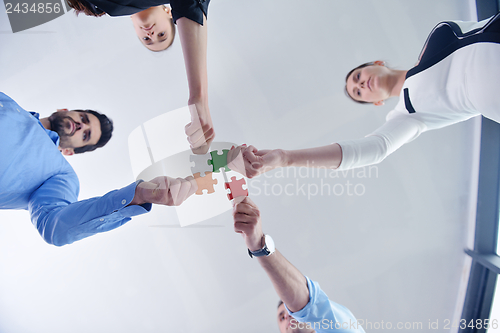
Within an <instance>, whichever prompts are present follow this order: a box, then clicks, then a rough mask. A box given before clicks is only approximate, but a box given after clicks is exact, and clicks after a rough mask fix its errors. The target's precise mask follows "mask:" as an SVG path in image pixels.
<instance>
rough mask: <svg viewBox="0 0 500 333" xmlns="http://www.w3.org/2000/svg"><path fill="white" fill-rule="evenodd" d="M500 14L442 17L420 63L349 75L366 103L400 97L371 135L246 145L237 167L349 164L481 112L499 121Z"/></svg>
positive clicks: (253, 170)
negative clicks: (311, 144) (310, 144)
mask: <svg viewBox="0 0 500 333" xmlns="http://www.w3.org/2000/svg"><path fill="white" fill-rule="evenodd" d="M499 59H500V14H497V15H495V16H494V17H493V18H491V19H489V20H485V21H481V22H442V23H440V24H438V25H437V26H436V27H435V28H434V29H433V31H432V32H431V34H430V35H429V37H428V38H427V41H426V43H425V45H424V47H423V50H422V52H421V54H420V56H419V58H418V63H417V65H416V66H415V67H413V68H412V69H410V70H408V71H404V70H395V69H391V68H388V67H386V66H385V65H384V63H383V62H381V61H375V62H373V63H367V64H363V65H361V66H359V67H357V68H355V69H353V70H352V71H351V72H349V74H348V75H347V77H346V92H347V94H348V95H349V96H350V97H351V98H352V99H353V100H355V101H357V102H361V103H373V104H375V105H381V104H383V102H384V100H386V99H388V98H390V97H393V96H399V97H400V99H399V102H398V104H397V106H396V108H395V109H394V110H392V111H391V112H389V114H388V115H387V118H386V122H385V124H384V125H382V126H381V127H379V128H378V129H377V130H375V131H374V132H373V133H371V134H369V135H368V136H366V137H364V138H362V139H358V140H351V141H341V142H338V143H335V144H331V145H328V146H324V147H318V148H310V149H302V150H288V151H285V150H282V149H275V150H258V149H256V148H255V147H253V146H249V147H246V146H243V147H241V148H240V147H239V148H238V149H237V150H235V151H232V152H231V154H230V156H229V157H230V158H231V159H233V158H234V156H235V155H236V153H238V152H239V150H240V149H241V151H242V153H243V154H242V156H243V161H244V170H243V165H242V164H241V165H240V166H237V165H234V164H233V165H232V166H233V167H235V168H236V170H237V171H240V172H242V173H244V174H246V175H247V177H250V178H251V177H255V176H257V175H259V174H261V173H263V172H266V171H269V170H272V169H274V168H277V167H285V166H311V161H314V166H315V167H320V166H321V167H328V168H333V169H339V170H347V169H351V168H356V167H362V166H366V165H371V164H376V163H379V162H381V161H382V160H383V159H384V158H385V157H387V156H388V155H389V154H391V153H392V152H394V151H395V150H396V149H398V148H399V147H401V146H402V145H404V144H405V143H407V142H410V141H412V140H414V139H415V138H416V137H418V136H419V135H420V134H421V133H423V132H425V131H428V130H431V129H437V128H441V127H445V126H448V125H451V124H455V123H457V122H460V121H464V120H467V119H469V118H471V117H474V116H478V115H480V114H482V115H483V116H485V117H487V118H490V119H492V120H494V121H496V122H500V100H499V98H498V97H499V96H500V93H499V87H500V61H499Z"/></svg>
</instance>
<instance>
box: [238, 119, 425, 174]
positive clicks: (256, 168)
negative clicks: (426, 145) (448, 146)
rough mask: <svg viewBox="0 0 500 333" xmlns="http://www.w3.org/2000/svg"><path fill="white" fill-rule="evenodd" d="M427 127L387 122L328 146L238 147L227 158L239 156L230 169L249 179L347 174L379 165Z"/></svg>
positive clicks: (406, 121)
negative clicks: (279, 173)
mask: <svg viewBox="0 0 500 333" xmlns="http://www.w3.org/2000/svg"><path fill="white" fill-rule="evenodd" d="M426 129H427V128H426V126H425V125H424V124H423V123H422V122H420V121H418V120H415V119H413V118H410V117H397V118H393V119H391V120H389V121H387V122H386V123H385V124H384V125H383V126H381V127H379V128H378V129H377V130H376V131H374V132H373V133H371V134H370V135H368V136H366V137H364V138H362V139H358V140H351V141H341V142H339V143H334V144H331V145H328V146H323V147H317V148H309V149H301V150H283V149H274V150H258V149H257V148H255V147H253V146H249V147H244V146H242V147H238V148H237V149H233V151H232V152H230V154H229V155H228V156H229V157H230V158H231V161H232V160H238V159H236V158H235V157H234V156H235V155H236V154H239V155H240V156H241V158H240V159H239V160H240V161H241V163H239V164H238V165H232V168H231V166H230V168H231V169H233V170H235V171H238V172H240V173H242V174H243V175H246V176H247V177H249V178H252V177H255V176H258V175H260V174H261V173H264V172H267V171H270V170H273V169H275V168H279V167H289V166H295V167H323V168H325V167H326V168H331V169H341V170H347V169H352V168H356V167H363V166H366V165H371V164H376V163H380V162H381V161H382V160H384V159H385V158H386V157H387V156H388V155H389V154H391V153H393V152H394V151H395V150H397V149H398V148H399V147H401V146H402V145H404V144H405V143H407V142H409V141H412V140H413V139H415V138H416V137H417V136H419V135H420V134H421V133H422V132H424V131H425V130H426ZM238 149H239V150H238Z"/></svg>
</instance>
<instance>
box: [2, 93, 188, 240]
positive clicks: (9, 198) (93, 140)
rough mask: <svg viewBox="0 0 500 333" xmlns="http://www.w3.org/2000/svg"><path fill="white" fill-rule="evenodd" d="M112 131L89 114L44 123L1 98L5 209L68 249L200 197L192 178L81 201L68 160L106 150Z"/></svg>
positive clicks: (63, 113) (59, 115)
mask: <svg viewBox="0 0 500 333" xmlns="http://www.w3.org/2000/svg"><path fill="white" fill-rule="evenodd" d="M112 128H113V126H112V123H111V121H109V119H108V118H107V117H106V116H104V115H101V114H99V113H97V112H93V111H88V110H87V111H82V110H74V111H67V110H59V111H58V112H55V113H54V114H52V115H51V116H50V117H48V118H42V119H38V114H37V113H31V112H27V111H25V110H24V109H22V108H21V107H20V106H19V105H18V104H17V103H16V102H15V101H14V100H12V99H11V98H10V97H8V96H7V95H5V94H3V93H0V135H2V136H3V140H2V142H3V143H2V145H0V156H1V157H0V209H26V210H29V212H30V214H31V221H32V223H33V225H34V226H35V227H36V228H37V229H38V232H39V233H40V235H41V236H42V237H43V239H44V240H45V241H46V242H48V243H49V244H54V245H57V246H62V245H65V244H70V243H73V242H74V241H77V240H80V239H82V238H85V237H88V236H91V235H94V234H96V233H100V232H104V231H109V230H112V229H114V228H117V227H119V226H121V225H123V224H124V223H126V222H127V221H129V220H130V219H131V217H132V216H135V215H139V214H143V213H145V212H147V211H149V210H150V209H151V203H157V204H164V205H179V204H180V203H182V201H184V200H185V199H186V198H187V197H189V196H190V195H192V194H193V193H194V192H195V191H196V189H197V185H196V181H194V179H193V178H192V177H188V178H186V179H172V178H170V177H157V178H155V179H153V180H151V181H150V182H142V183H140V184H139V185H138V184H136V183H135V182H134V183H132V184H130V185H129V186H126V187H124V188H122V189H120V190H115V191H111V192H109V193H107V194H105V195H104V196H102V197H96V198H92V199H88V200H83V201H78V192H79V182H78V177H77V176H76V173H75V172H74V170H73V168H72V167H71V166H70V164H69V163H68V162H67V161H66V159H65V158H64V157H63V156H62V154H64V155H72V154H75V153H82V152H85V151H92V150H94V149H96V148H98V147H102V146H104V145H105V144H106V143H107V141H108V140H109V139H110V137H111V131H112ZM61 153H62V154H61Z"/></svg>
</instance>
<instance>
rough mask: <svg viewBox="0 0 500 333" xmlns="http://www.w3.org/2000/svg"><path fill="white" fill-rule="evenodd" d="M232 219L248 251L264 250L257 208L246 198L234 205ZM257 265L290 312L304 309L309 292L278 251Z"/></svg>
mask: <svg viewBox="0 0 500 333" xmlns="http://www.w3.org/2000/svg"><path fill="white" fill-rule="evenodd" d="M233 216H234V230H235V231H236V232H238V233H241V234H242V236H243V238H244V239H245V243H246V245H247V247H248V248H249V249H250V250H251V251H257V250H260V249H261V248H262V247H263V244H262V240H263V237H264V233H263V232H262V224H261V220H260V211H259V208H258V207H257V206H256V205H255V203H254V202H253V201H252V200H250V199H249V198H248V197H246V198H245V199H244V200H243V201H241V202H240V203H235V204H234V209H233ZM258 261H259V263H260V265H261V266H262V268H264V270H265V271H266V273H267V275H268V276H269V279H270V280H271V282H272V283H273V285H274V289H275V290H276V293H277V294H278V296H279V297H280V298H281V299H282V300H283V302H284V303H285V304H286V306H287V307H288V308H289V309H290V310H291V311H292V312H297V311H299V310H301V309H302V308H303V307H305V306H306V305H307V303H308V302H309V290H308V289H307V281H306V278H305V277H304V275H302V273H300V271H299V270H298V269H297V268H295V267H294V266H293V265H292V264H291V263H290V262H289V261H288V260H286V259H285V257H283V255H282V254H281V253H280V252H279V251H278V250H276V251H275V252H274V253H273V254H271V255H269V256H267V257H259V258H258Z"/></svg>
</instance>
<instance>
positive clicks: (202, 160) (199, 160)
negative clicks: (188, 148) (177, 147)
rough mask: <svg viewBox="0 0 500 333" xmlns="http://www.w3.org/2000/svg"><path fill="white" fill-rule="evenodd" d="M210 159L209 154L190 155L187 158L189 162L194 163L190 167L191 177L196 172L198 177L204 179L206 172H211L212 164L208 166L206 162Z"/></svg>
mask: <svg viewBox="0 0 500 333" xmlns="http://www.w3.org/2000/svg"><path fill="white" fill-rule="evenodd" d="M211 159H212V155H210V153H208V154H203V155H191V156H189V160H190V161H191V162H194V166H193V164H191V165H192V167H191V172H192V173H193V175H194V174H195V173H197V172H199V173H200V176H202V177H204V176H205V174H206V172H212V170H213V167H212V164H208V161H209V160H211Z"/></svg>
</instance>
